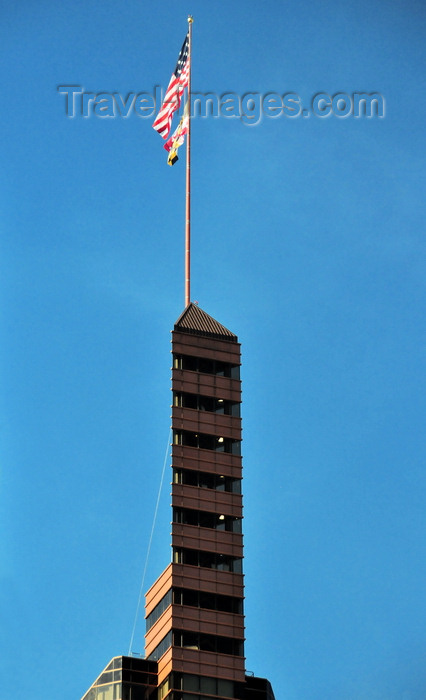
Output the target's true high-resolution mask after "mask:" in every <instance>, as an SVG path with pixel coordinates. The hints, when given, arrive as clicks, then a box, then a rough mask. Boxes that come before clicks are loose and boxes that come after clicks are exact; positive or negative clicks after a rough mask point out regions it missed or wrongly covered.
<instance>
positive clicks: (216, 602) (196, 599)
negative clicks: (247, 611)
mask: <svg viewBox="0 0 426 700" xmlns="http://www.w3.org/2000/svg"><path fill="white" fill-rule="evenodd" d="M173 602H174V603H175V604H176V605H187V606H189V607H193V608H206V609H207V610H220V612H229V613H236V614H238V615H241V614H242V612H243V601H242V599H241V598H234V597H233V596H229V595H220V594H219V593H205V592H203V591H193V590H191V589H189V588H175V589H173Z"/></svg>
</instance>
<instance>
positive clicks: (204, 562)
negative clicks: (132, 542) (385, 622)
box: [84, 304, 274, 700]
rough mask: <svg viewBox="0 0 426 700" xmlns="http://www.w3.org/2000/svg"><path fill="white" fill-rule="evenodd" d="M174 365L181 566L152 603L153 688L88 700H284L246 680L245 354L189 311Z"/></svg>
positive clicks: (148, 652)
mask: <svg viewBox="0 0 426 700" xmlns="http://www.w3.org/2000/svg"><path fill="white" fill-rule="evenodd" d="M172 356H173V364H172V393H173V402H172V431H173V445H172V510H173V517H172V562H171V564H169V566H168V567H167V568H166V569H165V571H164V572H163V573H162V574H161V576H160V577H159V578H158V579H157V580H156V581H155V583H154V584H153V586H152V587H151V588H150V589H149V591H148V592H147V594H146V605H145V611H146V628H147V631H146V636H145V656H146V659H145V660H141V659H139V660H138V661H139V663H141V664H146V671H145V672H146V673H147V674H148V675H149V681H150V682H149V683H147V685H146V688H145V689H144V693H145V694H144V695H143V696H142V695H140V693H141V692H142V691H141V688H140V687H139V688H136V689H134V690H133V691H132V689H131V688H130V691H129V692H130V694H129V693H128V694H127V695H126V696H124V695H119V694H118V693H119V692H120V691H119V690H118V684H119V682H120V681H119V680H118V681H117V689H113V691H112V693H113V694H111V695H109V694H108V693H107V694H105V693H104V694H103V695H101V694H100V693H99V691H100V689H101V687H102V684H100V683H99V679H98V680H97V682H96V683H97V685H96V684H95V685H94V686H92V688H91V689H90V690H89V691H88V693H86V695H85V696H84V700H139V698H140V697H143V698H152V699H153V698H156V699H157V698H158V700H163V698H164V699H167V700H225V699H238V700H274V696H273V692H272V689H271V686H270V684H269V682H268V681H266V680H265V679H261V678H255V677H253V676H246V672H245V657H244V612H243V606H244V581H243V535H242V518H243V507H242V489H241V480H242V458H241V439H242V428H241V417H240V405H241V381H240V363H241V356H240V345H239V343H238V339H237V337H236V336H235V335H234V334H233V333H231V332H230V331H229V330H228V329H227V328H225V327H224V326H222V325H221V324H220V323H218V322H217V321H215V320H214V319H213V318H211V317H210V316H209V315H208V314H206V313H205V312H204V311H202V309H200V308H199V307H198V306H197V305H194V304H189V306H187V308H186V309H185V310H184V312H183V313H182V314H181V316H180V317H179V319H178V320H177V322H176V324H175V326H174V330H173V331H172ZM117 658H119V659H127V660H128V661H129V662H130V661H131V659H130V657H117ZM111 663H112V662H111ZM154 665H155V672H156V678H155V682H154V683H153V680H152V679H153V675H152V674H153V669H154ZM107 668H108V667H107ZM148 669H149V671H148ZM105 672H106V671H105ZM105 672H104V673H105ZM140 673H142V671H141V672H140ZM101 677H102V674H101V676H100V678H101ZM147 678H148V676H147ZM95 686H96V687H95ZM90 692H92V695H89V693H90ZM93 693H95V694H93ZM98 693H99V694H98Z"/></svg>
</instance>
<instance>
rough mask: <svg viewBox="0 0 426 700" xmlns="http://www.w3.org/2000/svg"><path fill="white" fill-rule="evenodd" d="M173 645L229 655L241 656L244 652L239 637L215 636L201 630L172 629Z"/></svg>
mask: <svg viewBox="0 0 426 700" xmlns="http://www.w3.org/2000/svg"><path fill="white" fill-rule="evenodd" d="M173 645H174V646H175V647H183V648H184V649H196V650H198V651H212V652H214V653H215V654H230V655H231V656H243V653H244V651H243V649H244V644H243V642H242V641H241V640H240V639H233V638H232V637H216V635H214V634H203V633H201V632H182V631H180V630H178V631H174V632H173Z"/></svg>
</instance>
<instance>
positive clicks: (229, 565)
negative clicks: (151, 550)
mask: <svg viewBox="0 0 426 700" xmlns="http://www.w3.org/2000/svg"><path fill="white" fill-rule="evenodd" d="M173 561H174V563H175V564H188V565H190V566H201V567H203V568H206V569H216V570H217V571H232V572H233V573H234V574H241V573H242V571H243V566H242V559H239V558H236V557H228V556H226V555H225V554H214V553H213V552H200V551H199V550H198V549H183V548H180V547H175V548H174V550H173Z"/></svg>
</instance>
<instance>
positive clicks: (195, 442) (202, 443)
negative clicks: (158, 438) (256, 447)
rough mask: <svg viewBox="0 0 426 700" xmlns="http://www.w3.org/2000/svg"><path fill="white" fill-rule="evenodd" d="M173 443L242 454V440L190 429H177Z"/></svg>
mask: <svg viewBox="0 0 426 700" xmlns="http://www.w3.org/2000/svg"><path fill="white" fill-rule="evenodd" d="M173 443H174V444H175V445H183V446H184V447H198V448H199V449H201V450H214V451H215V452H227V453H228V454H233V455H241V440H232V439H231V438H225V437H218V436H216V435H206V434H205V433H192V432H190V431H189V430H175V431H174V432H173Z"/></svg>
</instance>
